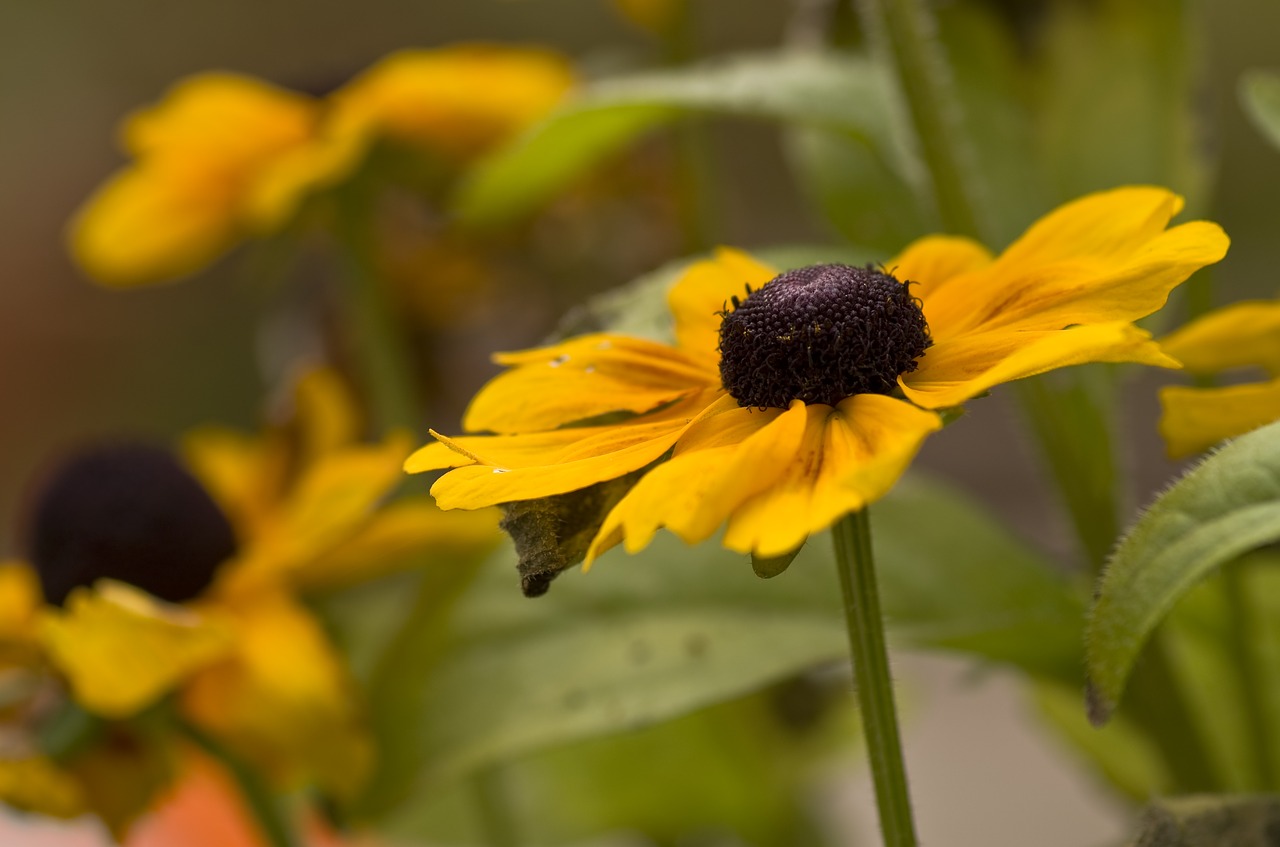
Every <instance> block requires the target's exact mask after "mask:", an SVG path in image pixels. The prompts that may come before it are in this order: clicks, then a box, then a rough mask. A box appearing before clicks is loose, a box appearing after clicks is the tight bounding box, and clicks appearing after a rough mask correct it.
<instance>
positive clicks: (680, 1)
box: [613, 0, 686, 35]
mask: <svg viewBox="0 0 1280 847" xmlns="http://www.w3.org/2000/svg"><path fill="white" fill-rule="evenodd" d="M685 3H686V0H613V5H614V7H615V8H616V9H617V10H618V12H619V13H620V14H621V15H622V16H623V17H624V18H626V19H627V20H629V21H631V23H633V24H635V25H636V26H638V27H640V28H641V29H646V30H648V31H649V32H652V33H655V34H657V35H662V34H663V33H666V32H668V31H669V30H670V28H671V26H672V25H673V24H674V23H675V22H676V21H677V20H679V17H680V15H681V14H683V13H684V8H685Z"/></svg>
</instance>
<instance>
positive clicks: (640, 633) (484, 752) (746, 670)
mask: <svg viewBox="0 0 1280 847" xmlns="http://www.w3.org/2000/svg"><path fill="white" fill-rule="evenodd" d="M872 513H873V524H874V527H875V534H876V535H875V544H876V549H877V551H878V554H879V568H880V575H881V586H882V591H883V595H884V606H885V610H886V615H887V619H888V620H889V621H890V622H891V626H892V629H891V637H893V638H895V639H896V640H897V641H898V643H907V644H913V645H917V646H925V647H941V648H945V649H951V650H961V651H968V652H972V653H975V654H976V655H978V656H980V657H982V658H985V659H989V660H994V661H1001V662H1011V663H1014V664H1016V665H1020V666H1022V667H1025V668H1028V669H1032V670H1034V671H1035V672H1037V673H1041V674H1052V675H1057V676H1059V677H1060V678H1063V679H1067V680H1071V679H1074V677H1075V675H1076V672H1075V669H1076V668H1077V667H1078V665H1079V655H1078V654H1079V646H1078V644H1079V626H1080V623H1079V621H1080V618H1081V608H1082V604H1081V602H1080V600H1079V595H1078V592H1077V591H1076V590H1075V589H1074V588H1073V586H1071V585H1070V584H1069V583H1067V582H1066V581H1065V580H1063V579H1062V578H1061V577H1060V576H1059V575H1058V574H1056V573H1055V572H1054V571H1053V570H1052V568H1051V567H1050V566H1049V565H1047V564H1046V563H1044V562H1043V561H1042V560H1040V559H1039V558H1037V556H1036V555H1035V554H1034V553H1032V552H1031V551H1029V550H1028V549H1027V548H1026V547H1025V546H1023V545H1022V544H1020V543H1018V542H1017V541H1016V540H1014V539H1012V538H1010V537H1009V536H1008V535H1007V534H1006V533H1005V532H1004V530H1003V529H1002V528H1001V527H1000V526H999V525H998V524H996V523H995V522H993V521H992V520H991V518H989V517H988V516H987V515H985V514H984V513H983V512H981V511H980V510H978V509H976V508H974V507H973V506H972V505H970V504H969V503H968V498H967V497H966V496H965V495H963V494H961V493H959V492H957V491H955V490H953V489H951V488H948V487H947V486H944V485H941V484H938V483H930V482H925V481H923V480H919V479H912V480H904V482H903V483H901V484H900V485H899V487H898V489H897V490H896V491H895V492H894V494H893V495H892V496H890V497H889V498H887V499H886V500H884V501H882V502H881V503H878V504H876V506H875V507H874V508H873V510H872ZM839 598H840V591H839V589H838V586H837V584H836V577H835V569H834V565H833V563H832V554H831V548H830V544H829V542H828V540H827V539H826V538H825V537H820V538H815V539H812V540H811V542H810V543H809V544H808V545H806V547H805V549H804V551H803V552H802V553H801V554H800V556H799V557H798V558H797V560H796V562H795V563H794V564H793V565H792V566H791V567H790V568H789V569H788V570H787V572H786V573H784V574H782V575H780V576H778V577H776V578H774V579H771V580H768V581H765V580H760V579H758V578H757V577H756V576H755V575H754V573H753V572H752V570H751V567H750V564H749V562H748V561H747V557H745V556H740V555H737V554H734V553H731V552H729V551H726V550H723V549H721V548H720V547H719V545H718V544H716V543H708V544H704V545H701V546H699V547H692V548H691V547H687V546H685V545H684V544H682V543H681V542H680V541H678V540H677V539H675V538H674V537H672V536H669V535H666V534H665V533H664V534H662V535H660V536H659V537H658V538H657V539H656V540H655V541H654V543H653V544H652V545H651V546H650V547H649V548H648V549H647V550H646V551H645V552H644V553H641V554H638V555H635V556H631V557H628V556H626V555H625V554H623V553H622V552H621V551H620V550H617V551H614V552H612V553H610V554H608V555H607V556H605V557H604V558H602V560H601V561H600V562H599V563H598V564H597V565H596V567H595V568H594V569H593V570H592V571H591V572H590V573H589V574H580V573H570V574H565V575H564V576H562V577H561V578H560V579H559V580H557V581H556V583H555V585H554V586H553V587H552V590H551V591H550V592H549V593H548V594H547V595H546V596H544V597H541V598H538V599H536V600H529V599H525V598H524V597H522V596H521V595H520V591H519V579H518V576H517V574H516V572H515V568H514V558H513V556H512V554H511V552H510V551H509V550H506V551H503V552H501V553H500V554H498V555H495V556H494V557H493V558H492V560H491V561H490V562H489V563H488V564H487V565H486V567H485V568H484V571H483V572H482V573H481V574H480V576H479V577H478V578H477V580H476V581H475V582H474V583H472V584H470V585H469V586H467V588H466V590H465V591H464V593H463V594H462V596H461V597H460V599H459V601H458V602H457V603H456V604H453V605H451V606H450V607H448V610H447V612H441V609H442V605H441V604H439V603H437V604H436V605H435V607H434V609H435V611H434V612H432V613H431V614H418V615H414V616H411V617H410V619H409V623H408V625H407V626H406V628H405V630H404V631H403V632H402V633H401V634H400V636H399V637H398V638H397V640H396V642H395V645H394V649H393V650H392V651H390V652H389V654H388V656H387V657H386V658H385V659H384V661H383V662H382V665H381V669H380V672H379V674H378V675H377V677H376V681H377V685H375V687H374V690H373V692H372V696H373V698H374V702H373V706H372V708H373V713H374V719H375V720H376V721H377V722H378V726H379V737H381V738H384V739H386V740H387V741H388V742H393V743H394V745H395V749H394V751H392V752H393V754H394V756H393V758H394V760H395V767H394V769H393V770H392V771H390V772H388V774H387V776H386V777H385V778H384V779H383V780H381V781H380V782H379V783H378V784H377V786H376V790H371V791H370V792H369V793H368V796H367V797H366V800H365V803H364V804H363V805H362V807H361V808H360V809H359V810H357V813H358V814H362V815H364V816H370V817H376V816H378V815H380V814H385V813H387V812H388V811H390V810H391V809H393V808H395V807H396V806H397V805H398V804H400V803H401V802H404V801H405V800H406V799H407V798H408V797H410V796H413V795H414V794H416V792H417V791H418V790H420V789H419V787H420V786H422V785H428V784H442V783H444V782H446V781H448V780H451V779H453V778H456V777H459V776H462V775H464V774H466V773H468V772H471V771H473V770H475V769H477V768H480V767H483V766H488V765H491V764H493V763H495V762H502V761H507V760H510V759H512V758H514V757H518V756H521V755H525V754H528V753H530V752H532V751H536V750H540V749H544V748H550V747H553V746H556V745H560V744H565V743H568V742H571V741H575V740H581V739H585V738H590V737H595V736H602V735H609V734H613V733H617V732H620V731H623V730H634V729H636V728H638V727H643V726H648V725H650V724H654V723H657V722H660V721H663V720H667V719H670V718H672V717H675V716H678V715H682V714H686V713H688V712H690V711H693V710H695V709H698V708H700V707H703V706H706V705H709V704H713V703H717V702H723V701H725V700H728V699H731V698H733V697H737V696H740V695H742V694H744V693H747V692H751V691H756V690H759V689H760V688H761V687H763V686H766V685H768V684H770V683H772V682H774V681H776V680H778V679H781V678H784V677H787V676H791V675H793V674H795V673H797V672H799V671H802V670H804V669H806V668H810V667H813V666H814V665H817V664H821V663H826V662H832V661H844V660H845V656H846V651H847V645H846V641H845V639H846V635H845V630H844V626H843V618H842V613H841V608H840V599H839ZM386 704H391V705H389V706H388V705H386Z"/></svg>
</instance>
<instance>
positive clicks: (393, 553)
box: [0, 371, 496, 813]
mask: <svg viewBox="0 0 1280 847" xmlns="http://www.w3.org/2000/svg"><path fill="white" fill-rule="evenodd" d="M294 411H295V414H294V420H293V421H291V422H290V424H289V425H288V426H286V427H282V428H279V429H273V430H270V431H268V433H267V434H266V435H265V436H262V437H254V436H249V435H245V434H241V433H238V432H235V431H231V430H225V429H221V428H207V429H203V430H199V431H197V432H195V433H193V434H192V435H190V436H189V437H188V438H187V440H186V443H185V445H184V452H185V455H186V459H187V464H188V466H189V468H190V471H191V473H193V474H194V475H195V477H196V478H198V479H199V484H197V483H196V482H194V481H192V482H190V487H193V488H195V489H197V490H199V489H203V491H200V492H199V497H203V498H204V500H205V501H207V502H208V503H209V504H210V507H211V508H213V506H212V504H213V503H214V502H216V503H217V504H218V507H219V508H215V509H214V511H215V512H218V513H219V514H218V518H217V520H218V521H221V522H222V525H225V527H226V533H227V534H228V535H233V536H234V539H235V541H234V545H233V546H232V547H231V548H230V549H231V550H232V551H233V552H234V555H232V556H231V557H230V558H229V559H225V560H223V559H222V557H221V555H214V556H213V557H212V561H210V562H209V566H208V567H206V566H205V564H204V561H205V557H204V550H205V548H208V547H209V546H210V544H209V539H210V538H212V539H213V541H214V542H215V543H213V549H216V550H224V551H225V550H226V549H227V548H225V547H223V546H221V544H220V542H218V535H217V532H216V529H217V527H216V526H212V525H211V524H210V523H209V521H208V519H207V517H206V518H200V519H199V520H198V521H195V522H192V521H191V520H190V519H189V518H190V515H189V513H191V512H193V511H195V509H194V506H195V505H197V504H198V500H199V497H196V498H193V497H191V496H189V495H188V494H187V493H184V492H183V490H182V485H181V483H179V482H175V479H176V475H177V474H178V472H176V471H175V472H173V473H170V472H168V471H164V470H163V467H162V466H160V467H159V469H157V468H151V469H145V470H146V473H147V478H146V480H145V481H144V480H142V479H140V478H139V477H138V476H137V475H136V474H133V475H132V476H130V474H131V473H132V470H131V469H130V468H124V469H123V470H122V471H121V473H122V474H123V476H122V477H121V478H120V479H116V480H112V479H104V477H108V476H110V474H107V473H106V471H107V470H108V469H109V468H110V465H111V463H112V462H116V461H117V459H118V457H119V456H120V455H121V451H122V450H125V449H126V448H112V450H114V451H115V452H114V453H112V452H111V451H108V452H107V453H106V454H105V455H106V458H105V459H102V460H100V461H98V463H97V464H96V465H94V466H93V467H92V468H90V469H89V470H88V472H87V476H86V475H85V474H82V475H81V476H79V477H78V478H72V479H71V480H70V483H69V484H67V485H60V484H59V483H58V482H56V481H55V482H54V483H52V484H51V485H50V488H49V490H48V491H46V492H45V494H44V495H43V496H42V498H41V500H40V506H39V507H38V508H37V510H36V516H35V519H34V521H33V524H34V525H35V529H34V530H33V534H34V539H33V542H32V548H33V561H34V562H35V564H36V565H37V569H38V570H39V575H40V579H41V583H42V585H43V587H44V591H45V594H46V596H49V598H50V600H51V601H52V602H55V603H61V608H58V607H56V606H50V607H45V608H44V609H42V610H39V611H38V612H36V611H33V609H34V605H33V602H32V598H33V597H34V592H33V591H32V590H31V586H32V585H33V583H32V581H31V579H30V577H29V576H28V577H26V578H25V579H23V578H20V577H21V575H22V574H23V573H25V571H24V570H21V569H20V570H17V571H9V570H4V569H0V608H3V609H5V610H10V609H12V610H20V611H22V615H21V616H20V617H21V619H23V620H27V621H29V622H30V623H29V624H28V626H27V627H26V628H25V629H23V630H21V631H16V634H15V635H14V636H13V637H12V639H9V640H14V641H18V642H21V641H23V640H25V641H34V642H36V643H38V645H39V648H40V649H41V650H42V651H43V654H44V658H45V661H47V662H48V664H49V665H50V666H51V667H52V668H53V669H54V670H55V671H56V672H57V674H58V675H59V676H60V677H61V678H62V679H64V680H65V681H66V684H67V686H68V687H69V690H70V694H71V696H72V698H73V699H74V701H75V702H76V703H77V704H78V705H79V706H80V707H81V708H83V709H85V710H86V711H88V712H90V713H91V714H93V715H96V716H98V717H100V718H103V719H105V720H107V721H110V722H122V721H129V720H131V719H133V718H134V717H135V716H137V715H139V714H140V713H142V712H143V711H144V710H146V709H148V708H150V707H151V706H153V705H154V704H156V703H157V702H159V701H160V700H161V699H162V698H164V697H166V696H168V695H171V694H172V695H176V703H177V707H178V709H179V711H180V712H181V714H182V716H183V717H184V719H185V720H187V721H189V722H191V723H192V724H193V725H195V726H197V727H199V728H200V729H201V730H202V731H204V732H206V733H208V734H210V735H211V736H213V737H215V738H218V739H219V740H221V741H222V742H223V743H224V744H226V745H227V746H228V747H230V748H231V749H233V750H234V751H235V752H237V753H238V754H239V755H240V756H242V757H244V758H245V759H246V760H248V761H250V762H252V763H253V764H254V765H255V766H256V767H257V768H258V769H260V770H261V771H263V772H264V773H266V774H267V775H268V776H270V777H271V778H272V779H273V780H274V781H275V782H276V783H277V784H278V785H283V786H286V787H288V786H296V785H298V784H304V783H314V784H318V785H319V786H321V787H323V788H324V789H325V790H326V791H329V792H331V793H333V794H336V795H339V796H345V795H348V794H350V792H352V791H354V790H355V789H356V788H358V787H359V784H360V782H361V780H362V779H363V777H364V775H365V774H366V773H367V771H368V767H369V765H370V760H371V755H372V750H371V746H370V744H371V742H370V740H369V738H368V736H367V734H366V732H365V728H364V726H363V723H362V716H361V708H360V705H359V703H358V701H357V699H356V697H355V696H354V691H353V690H352V683H351V681H350V679H349V678H348V675H347V671H346V668H345V666H344V665H343V662H342V660H341V658H340V657H339V656H338V655H337V654H336V653H335V651H334V649H333V647H332V645H331V644H330V643H329V640H328V637H327V636H326V635H325V633H324V631H323V629H322V627H321V625H320V623H319V621H317V620H316V619H315V617H314V616H313V615H312V613H311V612H310V611H309V610H308V609H307V607H306V606H305V605H304V603H303V602H302V601H301V599H300V596H299V595H300V594H302V593H305V592H308V591H312V590H316V589H322V588H334V587H339V586H342V585H345V584H349V583H352V582H355V581H359V580H367V579H370V578H372V577H375V576H378V575H381V574H384V573H386V572H388V571H389V570H391V569H392V568H397V567H404V566H406V565H408V564H411V563H416V562H418V561H419V560H420V559H421V557H422V556H423V555H424V554H425V553H428V552H435V553H444V552H451V551H452V552H459V551H470V550H480V549H484V548H486V547H487V546H488V545H489V544H491V543H492V542H493V541H494V540H495V535H496V532H495V526H494V519H493V517H492V516H490V515H484V514H476V515H474V516H468V517H474V520H470V519H469V520H465V521H455V520H452V518H453V517H455V516H446V515H444V514H442V513H441V512H440V510H439V509H438V508H436V506H435V505H434V504H433V503H432V502H431V500H430V498H428V497H425V496H415V497H405V498H401V499H399V500H397V501H396V502H394V503H392V504H390V505H386V506H381V505H380V504H381V501H382V500H383V499H384V498H385V497H386V496H387V495H388V494H390V493H391V491H392V490H393V489H394V488H395V487H396V486H397V485H398V484H399V482H400V480H401V479H402V478H401V476H400V466H401V464H402V463H403V461H404V457H405V455H406V454H407V453H408V452H409V449H408V443H407V437H406V436H405V435H404V434H398V435H394V436H392V437H390V438H388V439H387V440H386V441H385V442H383V443H381V444H364V443H361V442H360V441H359V440H358V433H359V428H358V421H357V417H356V415H355V413H354V409H353V406H352V405H351V402H350V398H348V397H347V395H346V392H345V389H344V387H343V386H342V384H341V383H340V382H339V381H338V380H337V378H336V377H335V376H334V375H333V374H331V373H329V372H327V371H315V372H312V373H310V374H308V375H306V376H305V377H304V378H303V379H302V380H300V382H299V384H298V387H297V391H296V396H295V410H294ZM129 449H132V451H133V452H129V453H125V454H124V455H126V457H128V458H130V459H132V464H134V465H146V464H148V463H152V464H155V460H154V459H148V458H147V455H148V454H147V453H145V452H143V451H142V450H141V449H140V448H129ZM170 461H172V460H170ZM69 473H71V472H70V471H66V472H64V474H63V476H66V475H67V474H69ZM90 479H91V480H92V481H93V482H96V483H97V484H100V485H101V486H102V488H103V491H104V492H105V498H106V499H107V501H108V502H115V501H116V500H118V499H119V498H121V497H124V498H126V499H125V502H126V504H127V506H128V508H126V509H122V510H118V511H111V510H110V509H108V510H107V512H106V513H105V517H106V518H107V519H109V520H111V521H112V522H113V523H112V525H110V526H108V527H106V528H99V529H98V530H95V531H94V532H93V533H89V532H87V531H85V532H82V533H79V534H83V535H86V536H90V535H91V536H92V538H91V542H90V544H89V545H88V546H77V545H78V544H79V543H80V539H79V538H78V537H77V535H78V531H77V530H78V528H76V527H67V526H65V525H63V524H64V523H65V521H64V520H62V518H63V517H64V516H66V515H72V514H74V515H80V516H83V515H84V514H86V512H90V511H95V512H97V513H98V514H99V516H101V515H102V513H101V512H100V511H98V510H96V509H93V510H91V509H88V508H87V507H86V506H85V504H86V502H88V501H87V500H86V498H89V497H92V496H94V495H93V494H92V493H91V492H90V493H86V488H88V487H89V484H90ZM144 482H145V483H146V485H148V486H149V487H150V488H151V489H153V490H157V491H160V492H161V495H160V496H162V497H163V501H162V502H161V503H160V505H159V508H153V507H154V506H155V505H156V504H154V503H147V504H143V505H138V504H137V503H134V502H132V501H130V500H129V499H127V498H128V497H130V496H131V495H132V493H133V491H134V489H135V488H137V487H138V486H140V485H142V484H143V483H144ZM124 492H127V493H124ZM205 492H207V493H205ZM62 497H70V498H72V499H71V500H69V501H68V500H62V499H59V498H62ZM210 498H212V499H210ZM99 502H101V501H99ZM167 502H177V503H179V504H180V506H181V510H182V512H183V514H181V515H179V516H178V518H181V520H177V519H176V518H175V517H174V516H172V515H168V514H162V512H163V511H164V509H163V506H164V504H165V503H167ZM67 503H70V505H69V506H68V505H66V504H67ZM137 512H147V514H143V515H140V516H139V515H136V514H135V513H137ZM50 515H52V516H53V517H50ZM224 516H225V517H224ZM135 517H136V518H137V523H136V526H139V527H142V529H143V530H144V531H146V532H147V533H150V534H149V535H147V536H146V537H143V538H141V539H137V538H134V537H133V536H132V535H131V534H130V533H132V532H133V530H132V529H131V528H130V521H132V520H134V518H135ZM211 526H212V529H211ZM121 527H123V528H121ZM174 527H176V528H177V530H178V531H179V532H178V534H177V535H175V534H174V533H173V532H172V531H171V530H172V529H173V528H174ZM135 534H136V533H135ZM190 538H196V539H198V540H199V543H198V544H194V545H188V546H186V547H184V548H183V549H182V550H180V551H179V552H180V554H181V555H180V557H179V561H178V562H177V563H176V564H175V563H174V562H173V561H171V559H170V558H166V557H171V555H172V553H173V549H174V548H175V547H177V546H178V545H181V544H185V543H186V542H187V540H188V539H190ZM122 539H123V540H122ZM156 539H160V540H163V541H164V545H162V546H163V548H164V549H160V550H159V551H158V552H157V551H156V550H155V549H154V546H155V545H154V544H152V543H151V542H154V541H155V540H156ZM200 539H203V540H200ZM86 550H91V551H94V552H97V553H98V554H99V558H100V559H101V560H102V562H110V564H109V565H107V566H105V567H104V566H103V565H102V562H97V561H95V562H93V563H92V564H91V567H96V568H98V569H99V572H96V573H95V572H91V571H86V570H84V568H83V567H82V564H81V562H82V561H83V560H85V559H86V558H90V559H91V558H93V557H86V556H85V555H83V554H84V553H85V551H86ZM68 551H69V552H68ZM235 551H238V552H235ZM113 557H114V559H119V560H120V561H112V560H113ZM138 559H142V560H150V561H149V566H150V567H152V568H156V567H157V566H159V565H165V564H167V565H170V566H171V567H172V568H178V569H182V570H184V571H190V572H194V573H196V574H197V575H198V576H199V581H198V582H197V583H175V582H173V581H172V580H171V579H168V578H166V577H165V575H164V574H163V573H161V574H159V575H158V576H157V575H151V574H146V573H141V572H138V571H135V570H130V568H132V567H133V563H134V562H135V561H136V560H138ZM68 568H71V570H67V569H68ZM104 570H105V572H102V571H104ZM68 574H70V580H71V581H70V582H68V579H67V575H68ZM122 576H124V577H128V578H130V579H136V584H127V583H125V582H123V581H120V579H121V577H122ZM95 577H96V578H95ZM104 577H105V578H104ZM112 577H115V578H114V579H113V578H112ZM149 592H155V593H149ZM157 593H158V594H162V595H163V596H165V597H166V598H167V599H160V598H159V597H158V596H156V594H157ZM64 598H65V599H64ZM6 634H7V630H5V631H0V638H4V637H5V636H6ZM14 764H15V765H16V764H20V762H15V763H14ZM42 764H43V763H42ZM23 767H27V768H30V767H33V766H32V765H30V764H23ZM5 773H6V766H5V764H4V763H0V791H3V789H4V786H5V785H6V784H7V783H6V781H5V777H4V774H5ZM122 779H124V777H122ZM81 788H82V789H83V786H81ZM82 793H83V794H86V795H88V794H91V792H90V791H88V790H82ZM0 799H5V800H6V801H11V802H20V801H22V800H23V798H22V797H21V796H19V795H16V794H13V793H9V792H6V793H0ZM143 799H145V798H143ZM132 811H133V812H134V813H136V812H137V811H138V810H137V809H133V810H132Z"/></svg>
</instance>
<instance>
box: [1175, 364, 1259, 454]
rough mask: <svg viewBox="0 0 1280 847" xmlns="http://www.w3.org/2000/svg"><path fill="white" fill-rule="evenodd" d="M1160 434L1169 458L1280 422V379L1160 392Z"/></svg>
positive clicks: (1181, 388)
mask: <svg viewBox="0 0 1280 847" xmlns="http://www.w3.org/2000/svg"><path fill="white" fill-rule="evenodd" d="M1160 405H1161V406H1162V407H1163V410H1164V413H1163V414H1162V415H1161V416H1160V434H1161V435H1162V436H1163V437H1164V442H1165V447H1166V449H1167V450H1168V452H1169V457H1170V458H1172V459H1178V458H1182V457H1183V456H1190V455H1191V454H1193V453H1199V452H1201V451H1203V450H1207V449H1208V448H1210V447H1212V446H1213V445H1215V444H1217V443H1218V442H1219V441H1222V440H1223V439H1226V438H1233V437H1235V436H1237V435H1243V434H1244V433H1246V432H1248V431H1249V430H1252V429H1257V428H1258V427H1260V426H1262V425H1264V424H1269V423H1271V422H1272V421H1275V420H1280V379H1275V380H1271V381H1269V382H1261V383H1254V384H1250V385H1231V386H1227V387H1225V388H1187V387H1183V386H1178V385H1173V386H1168V387H1166V388H1162V389H1160Z"/></svg>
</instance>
